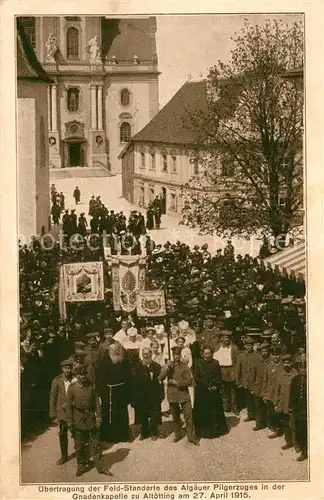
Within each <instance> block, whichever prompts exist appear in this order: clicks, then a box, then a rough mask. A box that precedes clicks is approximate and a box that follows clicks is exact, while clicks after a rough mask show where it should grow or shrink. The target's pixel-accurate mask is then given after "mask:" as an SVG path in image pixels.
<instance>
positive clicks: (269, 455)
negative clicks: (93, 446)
mask: <svg viewBox="0 0 324 500" xmlns="http://www.w3.org/2000/svg"><path fill="white" fill-rule="evenodd" d="M131 413H133V412H132V411H131ZM245 416H246V413H245V410H243V411H242V412H241V415H240V420H239V418H238V417H235V416H233V415H231V414H227V420H228V423H229V424H230V426H231V427H232V428H231V431H230V433H229V434H228V435H227V436H222V437H220V438H218V439H212V440H206V439H204V440H201V442H200V447H196V446H193V445H191V444H189V443H188V441H187V439H186V437H184V438H183V439H182V440H181V441H179V442H178V443H176V444H174V443H173V434H172V423H171V419H170V418H167V419H164V422H163V424H162V427H161V433H162V434H163V438H161V439H158V440H157V441H151V440H150V439H148V440H145V441H139V438H138V430H137V429H136V428H135V426H132V431H133V435H134V437H135V436H136V439H135V440H134V441H133V442H131V443H119V444H116V445H114V446H113V447H112V448H110V449H108V450H105V452H104V463H105V466H106V467H107V468H109V469H111V472H112V473H113V476H112V477H108V476H101V475H100V474H98V473H97V471H96V470H95V469H93V470H91V471H90V472H88V473H87V474H85V475H84V476H82V477H81V478H77V477H76V476H75V472H76V460H75V457H72V458H71V459H70V460H69V461H68V462H67V463H66V464H64V465H62V466H57V465H56V460H57V459H58V458H59V442H58V435H57V433H58V428H57V427H51V428H50V429H49V430H48V431H47V432H45V433H44V434H43V435H41V436H39V437H37V438H36V439H35V440H34V441H31V442H29V443H27V444H25V445H23V446H22V453H21V480H22V482H23V483H42V484H44V483H55V482H56V483H68V482H70V483H78V482H93V483H98V482H105V483H107V482H161V481H179V482H186V481H187V482H190V481H214V482H219V481H257V480H260V481H306V480H307V479H308V464H307V461H304V462H296V457H297V454H296V452H295V451H294V450H293V449H292V450H288V451H282V450H281V446H282V445H283V444H284V439H283V438H278V439H273V440H269V439H268V438H267V436H268V434H269V431H267V430H262V431H258V432H253V430H252V427H253V425H254V423H253V422H243V419H244V418H245ZM130 421H131V422H132V421H133V416H132V415H131V420H130ZM136 430H137V432H136ZM69 445H70V450H71V451H70V453H71V454H72V452H73V442H72V440H70V442H69Z"/></svg>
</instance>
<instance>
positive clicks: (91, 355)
mask: <svg viewBox="0 0 324 500" xmlns="http://www.w3.org/2000/svg"><path fill="white" fill-rule="evenodd" d="M86 337H87V339H88V345H86V346H85V348H84V352H85V353H86V358H85V364H86V365H87V367H88V377H89V379H90V380H91V382H92V383H93V384H94V382H95V365H96V362H97V360H98V356H99V343H98V339H99V338H100V337H99V333H97V332H92V333H88V334H87V336H86Z"/></svg>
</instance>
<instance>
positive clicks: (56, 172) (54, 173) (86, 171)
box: [50, 167, 115, 179]
mask: <svg viewBox="0 0 324 500" xmlns="http://www.w3.org/2000/svg"><path fill="white" fill-rule="evenodd" d="M114 175H115V174H112V173H111V172H109V171H108V170H105V169H104V168H86V167H73V168H60V169H50V179H83V178H88V177H112V176H114Z"/></svg>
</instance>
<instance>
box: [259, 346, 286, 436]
mask: <svg viewBox="0 0 324 500" xmlns="http://www.w3.org/2000/svg"><path fill="white" fill-rule="evenodd" d="M270 353H271V357H270V363H269V364H268V365H267V366H266V368H265V371H264V377H263V397H264V401H265V402H266V405H267V414H268V424H269V428H270V430H272V431H273V433H272V434H270V435H269V436H268V438H269V439H275V438H277V437H279V436H281V435H282V430H281V426H280V419H279V414H278V413H277V412H275V411H274V403H275V389H276V383H277V376H278V373H279V371H280V370H282V362H281V349H278V348H277V347H272V348H271V349H270Z"/></svg>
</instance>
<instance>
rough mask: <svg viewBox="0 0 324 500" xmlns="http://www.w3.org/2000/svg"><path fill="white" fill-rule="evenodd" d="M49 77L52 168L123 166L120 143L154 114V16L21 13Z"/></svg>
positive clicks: (115, 170) (117, 169)
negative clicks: (122, 17)
mask: <svg viewBox="0 0 324 500" xmlns="http://www.w3.org/2000/svg"><path fill="white" fill-rule="evenodd" d="M20 20H21V23H22V25H23V28H24V32H25V34H26V35H27V37H28V39H29V41H30V42H31V44H32V46H33V48H34V50H35V53H36V54H37V56H38V59H39V61H40V62H41V64H42V65H43V68H44V69H45V70H46V72H47V74H48V75H49V77H50V78H51V80H52V82H53V83H52V84H51V85H49V87H48V129H49V138H48V141H49V166H50V168H55V169H59V168H74V167H97V168H98V167H99V168H104V169H107V170H110V171H111V172H113V173H118V172H120V171H121V161H120V160H119V159H118V156H119V154H120V153H121V151H122V150H123V148H124V146H125V144H126V143H127V142H128V141H129V140H130V138H131V137H132V136H133V135H134V134H136V133H137V132H139V131H140V130H141V129H142V128H143V127H144V126H145V125H146V124H147V123H148V122H149V121H150V120H151V119H152V118H153V117H154V116H155V115H156V114H157V112H158V109H159V104H158V100H159V99H158V78H159V71H158V59H157V53H156V39H155V34H156V29H157V27H156V19H155V18H154V17H139V18H124V19H111V18H107V17H99V16H95V17H94V16H92V17H90V16H65V17H63V16H61V17H47V16H46V17H22V18H20Z"/></svg>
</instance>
